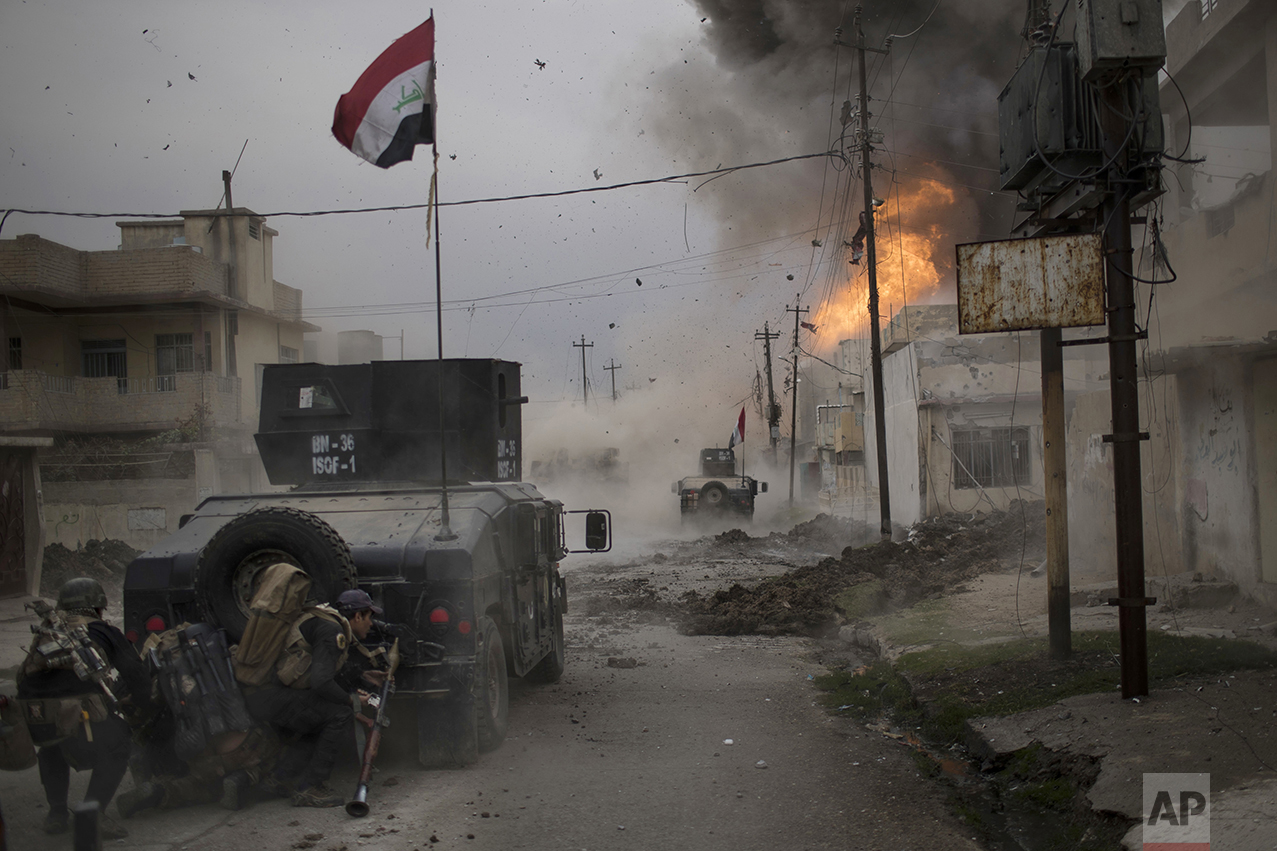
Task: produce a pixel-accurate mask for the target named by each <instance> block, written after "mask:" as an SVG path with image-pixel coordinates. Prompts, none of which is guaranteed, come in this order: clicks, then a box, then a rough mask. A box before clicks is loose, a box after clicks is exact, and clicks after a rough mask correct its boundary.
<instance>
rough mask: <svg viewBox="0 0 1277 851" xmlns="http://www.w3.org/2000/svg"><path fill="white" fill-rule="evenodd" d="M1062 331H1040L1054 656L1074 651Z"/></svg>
mask: <svg viewBox="0 0 1277 851" xmlns="http://www.w3.org/2000/svg"><path fill="white" fill-rule="evenodd" d="M1060 338H1061V334H1060V329H1059V328H1043V329H1042V330H1041V331H1039V332H1038V341H1039V345H1040V347H1041V349H1042V469H1043V473H1044V474H1045V476H1046V481H1045V483H1044V487H1043V490H1044V491H1045V493H1044V496H1045V497H1046V614H1047V632H1048V634H1049V646H1050V650H1051V658H1052V659H1067V658H1069V656H1071V655H1072V654H1073V633H1072V627H1071V624H1070V618H1071V615H1070V613H1069V612H1070V607H1071V603H1070V601H1069V491H1068V478H1067V469H1068V467H1067V464H1068V461H1067V458H1066V457H1065V451H1064V447H1065V437H1066V435H1065V431H1066V429H1065V420H1064V350H1063V349H1062V348H1061V347H1060Z"/></svg>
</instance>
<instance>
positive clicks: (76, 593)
mask: <svg viewBox="0 0 1277 851" xmlns="http://www.w3.org/2000/svg"><path fill="white" fill-rule="evenodd" d="M58 608H59V609H62V610H63V611H67V610H69V609H105V608H106V592H105V591H103V590H102V586H101V584H99V582H98V581H97V580H96V579H90V578H89V577H87V576H79V577H76V578H75V579H68V580H67V581H66V582H63V583H62V587H61V588H59V589H58Z"/></svg>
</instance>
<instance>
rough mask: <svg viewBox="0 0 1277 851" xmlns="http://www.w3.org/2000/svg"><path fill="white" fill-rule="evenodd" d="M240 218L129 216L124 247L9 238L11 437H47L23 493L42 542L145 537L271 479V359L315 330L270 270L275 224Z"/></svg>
mask: <svg viewBox="0 0 1277 851" xmlns="http://www.w3.org/2000/svg"><path fill="white" fill-rule="evenodd" d="M232 212H233V215H226V214H225V212H224V211H213V210H196V211H185V212H183V213H181V218H180V219H166V220H158V221H123V222H119V223H118V226H119V228H120V246H119V249H118V250H115V251H80V250H77V249H74V248H71V247H68V246H65V245H61V244H59V243H56V242H52V241H50V240H47V239H43V238H41V237H39V236H37V235H34V234H26V235H20V236H17V237H16V238H13V239H6V240H0V293H2V294H3V296H4V302H3V306H2V307H0V330H2V331H3V334H0V336H2V337H3V338H4V342H5V346H4V347H3V349H2V350H0V351H2V356H0V437H3V438H9V439H14V440H16V439H19V438H21V439H25V440H28V441H29V440H31V439H41V442H43V443H44V444H45V445H43V446H41V448H40V449H39V455H38V461H39V469H38V475H39V476H40V480H39V481H38V483H34V484H33V487H32V490H33V491H34V493H29V494H27V502H28V504H32V502H33V501H35V500H38V501H39V502H40V503H42V506H41V507H42V517H43V521H44V524H43V525H44V538H45V542H46V543H51V542H60V543H62V544H64V545H66V546H68V547H71V548H75V547H76V546H78V545H81V544H83V543H84V542H85V541H87V540H90V539H94V538H96V539H105V538H111V539H117V540H122V541H125V542H126V543H128V544H130V545H131V546H133V547H136V548H145V547H149V546H150V545H152V544H154V543H155V542H157V541H158V540H160V539H161V538H163V537H164V536H165V535H166V534H168V533H170V532H172V531H174V530H175V529H176V528H177V524H178V520H179V518H180V516H181V515H182V514H184V513H186V512H189V511H191V510H192V509H193V508H194V506H195V504H196V503H197V502H198V501H199V500H200V499H202V498H204V497H205V496H208V495H211V494H214V493H221V492H235V491H241V492H251V491H256V490H262V489H266V488H268V487H269V485H268V483H267V481H266V476H265V472H264V470H263V468H262V465H261V461H260V459H259V458H258V457H257V454H256V447H255V445H254V442H253V437H252V435H253V431H254V429H255V424H256V418H257V405H258V393H259V386H258V384H259V380H260V372H261V366H262V365H263V364H271V363H286V362H293V361H297V360H299V359H300V353H301V350H302V338H303V333H304V332H305V331H307V330H312V331H314V330H318V329H317V328H315V326H312V325H308V324H307V323H305V322H304V321H302V319H301V311H302V293H301V290H299V289H296V288H294V287H289V286H286V285H284V284H282V283H280V282H279V281H276V280H275V279H274V269H273V245H272V241H273V239H274V237H275V236H276V235H277V233H276V232H275V231H274V230H272V229H271V228H269V227H267V226H266V224H265V220H264V219H263V218H262V217H261V216H258V215H256V214H255V213H253V212H252V211H251V210H248V209H245V208H236V209H235V210H233V211H232ZM35 544H36V542H31V541H29V540H28V541H27V546H28V548H30V547H31V546H32V545H35Z"/></svg>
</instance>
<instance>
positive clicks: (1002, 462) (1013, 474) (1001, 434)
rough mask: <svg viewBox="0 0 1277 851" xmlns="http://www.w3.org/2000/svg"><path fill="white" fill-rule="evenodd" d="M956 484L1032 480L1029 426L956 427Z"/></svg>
mask: <svg viewBox="0 0 1277 851" xmlns="http://www.w3.org/2000/svg"><path fill="white" fill-rule="evenodd" d="M952 436H953V486H954V487H955V488H959V489H961V488H974V487H983V488H1004V487H1015V486H1016V485H1026V484H1029V482H1030V471H1031V468H1030V467H1029V430H1028V429H1027V428H1015V429H1010V428H975V429H964V430H962V431H954V432H953V434H952Z"/></svg>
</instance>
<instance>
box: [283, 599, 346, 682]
mask: <svg viewBox="0 0 1277 851" xmlns="http://www.w3.org/2000/svg"><path fill="white" fill-rule="evenodd" d="M311 618H321V619H323V620H326V621H329V622H330V623H335V624H337V626H338V627H339V628H340V629H341V632H340V633H338V635H337V647H338V648H339V649H340V650H341V655H340V656H339V657H338V658H337V669H338V670H341V667H342V666H343V665H345V664H346V656H347V654H348V653H349V652H350V643H351V641H352V639H353V638H354V634H353V633H352V632H351V630H350V621H348V620H346V619H345V618H344V617H342V616H341V615H340V614H338V612H337V610H336V609H334V608H332V607H331V606H314V607H311V608H308V609H306V611H305V612H303V613H302V616H301V617H299V618H298V619H297V620H295V621H293V625H292V627H291V628H289V630H288V637H287V638H286V639H284V651H283V653H281V654H280V657H279V667H278V668H277V669H276V671H275V675H276V676H277V677H278V678H279V681H280V682H281V683H283V684H284V685H286V686H290V687H292V688H310V664H311V661H312V660H313V658H314V657H313V655H312V652H311V649H312V648H311V646H310V642H309V641H307V640H306V637H305V636H304V635H302V630H301V628H302V624H304V623H306V622H307V621H309V620H310V619H311Z"/></svg>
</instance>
